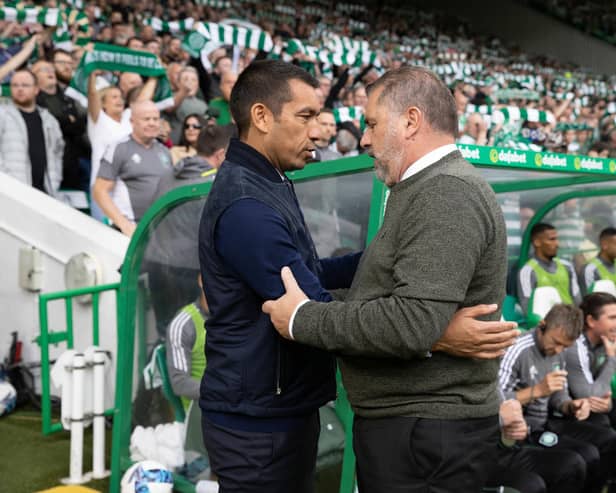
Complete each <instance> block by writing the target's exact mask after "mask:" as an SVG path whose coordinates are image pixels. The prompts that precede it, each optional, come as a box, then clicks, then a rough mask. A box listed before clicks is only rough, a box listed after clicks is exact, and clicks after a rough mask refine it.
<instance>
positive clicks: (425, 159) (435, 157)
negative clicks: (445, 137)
mask: <svg viewBox="0 0 616 493" xmlns="http://www.w3.org/2000/svg"><path fill="white" fill-rule="evenodd" d="M457 150H458V146H456V145H455V144H447V145H444V146H441V147H437V148H436V149H434V150H432V151H430V152H429V153H428V154H425V155H424V156H421V157H420V158H419V159H418V160H417V161H415V162H414V163H413V164H411V165H410V166H409V167H408V168H407V169H406V171H405V172H404V174H403V175H402V178H401V179H400V181H403V180H406V179H407V178H410V177H411V176H413V175H416V174H417V173H419V172H420V171H423V170H424V169H426V168H427V167H428V166H431V165H432V164H434V163H436V162H437V161H440V160H441V159H443V158H444V157H445V156H446V155H447V154H449V153H452V152H453V151H457Z"/></svg>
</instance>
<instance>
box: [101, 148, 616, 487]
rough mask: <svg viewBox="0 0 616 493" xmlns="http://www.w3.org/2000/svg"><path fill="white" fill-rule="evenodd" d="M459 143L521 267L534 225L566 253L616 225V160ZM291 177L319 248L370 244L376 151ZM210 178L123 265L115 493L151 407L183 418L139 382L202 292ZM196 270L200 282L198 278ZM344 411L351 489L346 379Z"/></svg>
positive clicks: (150, 215) (184, 193)
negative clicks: (170, 329)
mask: <svg viewBox="0 0 616 493" xmlns="http://www.w3.org/2000/svg"><path fill="white" fill-rule="evenodd" d="M458 147H459V148H460V150H461V152H462V154H463V155H464V157H465V158H466V159H467V160H468V161H470V162H471V163H473V164H474V165H476V166H477V167H478V168H480V169H481V172H482V174H483V176H484V177H485V178H486V180H487V181H488V182H489V183H490V184H491V186H492V188H493V189H494V191H495V192H496V193H497V197H498V199H499V204H500V205H501V207H502V209H503V211H504V214H505V218H506V222H507V232H508V254H509V267H510V269H511V271H512V272H515V270H516V268H517V266H520V265H523V263H524V262H525V260H526V259H527V258H528V254H529V243H530V242H529V238H528V235H527V232H528V231H529V230H530V227H532V225H533V224H536V223H537V222H540V221H542V220H546V221H550V222H552V223H554V224H555V226H557V228H559V229H561V228H563V229H562V230H563V231H567V235H565V236H566V238H563V240H566V241H561V248H562V252H563V255H567V256H569V257H570V258H572V259H575V258H581V257H580V256H582V257H583V256H584V255H592V253H593V251H594V249H595V248H596V244H597V238H596V235H597V234H598V230H600V229H601V228H602V227H605V226H607V225H614V224H616V215H615V212H616V181H615V180H616V160H615V159H599V158H590V157H586V156H573V155H563V154H555V153H538V152H533V151H520V150H515V149H508V148H507V149H506V148H493V147H481V146H470V145H459V146H458ZM289 178H290V179H291V180H293V181H294V183H295V187H296V192H297V195H298V198H299V200H300V203H301V205H302V208H303V210H304V213H305V218H306V221H307V223H308V226H309V228H310V229H311V233H312V235H313V237H314V241H315V244H316V246H317V250H318V253H319V255H321V256H330V255H332V254H337V253H343V252H344V251H347V250H348V249H351V250H357V249H361V248H362V247H363V246H364V245H365V244H366V243H367V242H369V241H370V239H371V238H372V237H373V236H374V235H375V233H376V232H377V231H378V229H379V227H380V224H381V219H382V215H383V212H384V210H385V207H386V203H387V195H388V192H387V189H386V187H384V186H383V185H382V184H381V183H380V182H379V181H378V180H376V179H375V177H374V172H373V169H372V161H371V159H370V158H369V157H367V156H360V157H357V158H349V159H343V160H339V161H329V162H324V163H315V164H310V165H308V166H307V167H306V168H305V169H304V170H302V171H297V172H293V173H289ZM210 186H211V183H207V182H206V183H203V184H200V185H197V186H187V187H183V188H179V189H176V190H173V191H171V192H169V193H168V194H167V195H165V196H164V197H162V198H161V199H159V200H158V201H157V202H156V203H155V204H154V205H153V206H152V207H151V208H150V210H149V211H148V212H147V213H146V215H145V217H144V218H143V220H142V221H141V222H140V223H139V226H138V228H137V230H136V232H135V234H134V235H133V237H132V239H131V242H130V245H129V247H128V250H127V253H126V257H125V259H124V262H123V265H122V280H121V283H120V286H119V292H118V338H117V340H118V348H117V377H116V399H115V410H114V413H113V414H114V421H113V444H112V459H111V468H112V478H111V487H110V491H111V493H119V483H120V478H121V476H122V472H123V471H125V470H126V469H127V468H128V467H129V465H130V451H129V445H130V436H131V432H132V431H133V428H134V426H135V425H136V424H140V422H141V421H143V420H144V419H146V418H144V416H148V415H149V416H150V417H151V416H159V419H160V420H168V421H173V420H175V419H176V418H177V414H178V413H177V412H175V411H176V409H174V407H173V405H172V403H171V402H170V400H167V401H166V402H167V405H168V407H167V409H166V411H165V410H163V411H160V410H159V408H160V407H161V402H159V401H160V399H159V398H156V402H155V401H154V400H152V401H150V400H148V394H145V397H144V393H143V392H141V391H140V390H139V389H140V386H141V385H142V380H143V379H142V377H141V376H142V375H143V370H144V368H146V366H147V365H148V362H149V361H150V358H151V354H152V351H153V349H154V348H155V347H156V346H157V345H158V344H160V342H161V339H162V338H163V337H164V328H165V324H166V323H168V321H169V320H170V318H169V317H172V316H173V314H174V312H175V311H176V310H178V309H179V308H181V306H183V304H186V303H189V302H190V301H193V300H194V299H195V298H196V296H197V288H196V274H197V272H198V259H197V255H196V246H195V243H194V242H196V239H197V229H198V221H199V215H200V212H201V208H202V206H203V203H204V201H205V198H206V196H207V193H208V191H209V189H210ZM561 225H562V226H561ZM580 228H581V229H580ZM580 231H582V233H580ZM572 232H574V233H572ZM561 235H562V233H561ZM443 241H446V235H445V234H444V236H443ZM247 247H249V246H248V245H247ZM193 278H194V280H195V281H194V285H193V284H192V282H190V280H191V279H193ZM187 280H188V281H189V282H187ZM206 282H207V281H206ZM509 292H510V296H508V299H507V301H506V306H505V309H506V310H505V314H504V315H505V316H506V318H518V319H519V320H520V321H521V322H522V323H523V322H524V320H523V317H522V315H521V314H520V313H516V312H515V309H514V307H515V292H514V291H513V290H510V291H509ZM150 395H154V394H150ZM153 399H154V398H153ZM162 407H163V408H164V407H165V406H164V405H163V406H162ZM336 412H337V414H338V416H339V417H340V419H341V421H342V423H343V424H345V425H346V438H347V439H346V447H345V450H344V456H343V464H342V472H341V480H340V486H339V490H338V491H340V493H351V492H352V491H353V490H354V457H353V453H352V449H351V440H350V437H351V427H350V424H351V422H352V413H351V410H350V407H349V405H348V401H347V400H346V397H345V393H344V389H343V388H342V387H341V386H339V397H338V400H337V402H336ZM147 424H150V425H152V424H156V423H147ZM176 490H177V491H181V492H187V493H188V492H191V493H192V492H193V491H194V486H192V484H191V483H189V482H188V481H186V480H185V479H184V478H182V477H180V476H177V477H176ZM317 491H318V490H317Z"/></svg>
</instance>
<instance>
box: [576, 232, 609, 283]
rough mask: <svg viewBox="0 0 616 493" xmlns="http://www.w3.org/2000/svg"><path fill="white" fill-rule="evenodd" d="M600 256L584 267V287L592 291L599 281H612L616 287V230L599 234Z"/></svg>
mask: <svg viewBox="0 0 616 493" xmlns="http://www.w3.org/2000/svg"><path fill="white" fill-rule="evenodd" d="M599 247H600V251H599V254H598V255H597V256H596V257H595V258H593V259H592V260H591V261H590V262H588V263H587V264H586V265H585V266H584V276H583V277H584V287H585V289H586V292H587V293H590V292H591V291H592V287H593V284H594V283H595V282H597V281H603V280H606V281H612V282H613V283H614V284H615V285H616V265H614V261H616V228H605V229H604V230H603V231H601V233H600V234H599Z"/></svg>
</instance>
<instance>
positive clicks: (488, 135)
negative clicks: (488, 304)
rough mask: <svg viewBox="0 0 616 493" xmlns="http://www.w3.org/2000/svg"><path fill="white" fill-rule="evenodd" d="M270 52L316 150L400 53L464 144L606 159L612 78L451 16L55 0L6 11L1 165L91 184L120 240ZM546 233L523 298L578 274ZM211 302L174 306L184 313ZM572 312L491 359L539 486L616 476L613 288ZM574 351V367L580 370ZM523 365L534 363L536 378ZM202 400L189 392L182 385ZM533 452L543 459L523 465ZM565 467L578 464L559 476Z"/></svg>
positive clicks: (188, 178)
mask: <svg viewBox="0 0 616 493" xmlns="http://www.w3.org/2000/svg"><path fill="white" fill-rule="evenodd" d="M558 3H559V2H556V4H558ZM332 7H333V8H332ZM612 20H613V19H612ZM612 32H613V31H612ZM264 58H279V59H283V60H285V61H289V62H292V63H295V64H298V65H300V66H301V67H303V68H305V69H306V70H307V71H309V72H310V73H312V74H313V75H315V76H316V77H317V79H318V81H319V88H318V89H317V91H318V94H319V97H320V101H321V104H322V110H321V114H320V115H319V117H318V118H319V123H320V129H321V136H320V138H319V139H318V141H317V142H316V146H317V150H316V153H315V159H316V160H320V161H325V160H333V159H338V158H341V157H346V156H354V155H357V154H358V153H360V152H361V149H360V146H359V142H360V139H361V134H362V130H363V127H364V121H363V110H364V107H365V105H366V103H367V99H368V98H367V95H366V86H367V85H369V84H370V83H372V82H374V81H375V80H376V79H377V78H378V77H379V76H380V75H381V74H382V73H384V72H386V71H387V70H388V69H390V68H397V67H400V66H402V65H405V64H412V65H422V66H425V67H427V68H429V69H431V70H432V71H434V72H435V73H437V74H438V75H439V76H440V77H441V78H442V79H443V80H444V81H445V82H446V84H447V85H448V86H449V87H450V88H451V91H452V93H453V96H454V98H455V101H456V106H457V112H458V130H459V139H458V141H459V143H462V144H469V145H493V146H502V147H513V148H517V149H531V150H535V151H549V152H560V153H568V154H588V155H590V156H594V157H616V76H614V75H610V76H608V75H605V76H601V75H597V74H592V73H590V72H588V71H585V70H584V69H583V68H580V67H576V66H573V65H571V64H566V63H563V62H558V61H555V60H550V59H547V58H545V57H540V56H532V55H530V54H526V53H522V52H520V51H519V50H518V49H517V48H515V47H510V46H506V45H505V44H504V43H503V42H501V41H500V40H499V39H497V38H495V37H492V36H486V35H479V34H477V33H474V32H473V31H472V30H471V28H470V27H469V26H468V25H466V24H464V23H461V22H460V21H459V20H458V19H455V18H451V17H450V16H448V15H445V14H440V13H433V12H422V11H418V10H414V9H410V8H409V7H403V8H391V7H388V6H387V5H386V4H385V5H381V6H380V7H379V9H378V11H377V12H376V15H375V12H373V11H370V12H369V11H368V9H367V8H366V7H365V6H363V5H359V4H351V3H335V4H333V3H332V2H329V1H314V2H311V3H309V4H305V5H302V6H299V5H290V4H289V5H285V4H280V3H267V2H265V3H260V2H256V1H252V0H233V1H227V0H202V1H199V2H197V3H193V2H190V1H189V2H180V1H178V0H168V1H167V2H164V3H156V2H154V1H153V0H141V1H136V2H129V1H128V0H119V1H118V0H112V1H104V0H93V1H83V0H70V1H69V2H68V3H65V2H62V1H59V0H48V1H47V2H46V3H45V4H44V6H41V5H39V4H37V5H36V6H35V5H29V4H27V3H18V4H14V3H9V2H7V1H5V2H4V3H3V5H2V7H0V64H1V65H0V81H1V82H2V83H3V91H2V96H3V98H4V100H5V101H4V106H2V107H1V110H0V171H2V172H5V173H8V174H9V175H11V176H13V177H15V178H17V179H18V180H20V181H22V182H24V183H27V184H30V185H32V186H33V187H35V188H37V189H39V190H41V191H43V192H46V193H48V194H50V195H56V194H57V193H58V192H59V190H61V189H74V190H81V191H83V192H85V193H87V194H91V196H92V197H93V202H92V203H91V210H92V214H93V215H94V216H95V217H97V218H100V219H103V218H108V219H109V220H110V222H111V224H112V226H113V227H115V228H117V229H118V230H120V231H121V232H123V233H124V234H126V235H131V234H132V232H133V231H134V230H135V226H136V224H137V223H138V221H139V220H140V219H141V218H142V217H143V214H144V213H145V211H146V210H147V208H148V207H149V206H150V205H151V204H152V203H153V202H154V200H156V198H157V197H159V196H160V195H161V194H162V193H165V192H166V191H168V190H170V189H171V188H173V187H174V186H179V185H182V184H185V183H188V182H190V183H194V182H195V180H196V181H199V180H202V179H205V178H206V177H207V176H211V172H212V171H213V170H215V169H216V168H217V167H218V166H220V165H221V163H222V161H223V160H224V154H225V150H226V148H227V146H228V143H229V141H230V139H231V138H232V136H233V135H234V125H233V119H232V115H231V114H230V111H229V99H230V94H231V91H232V89H233V86H234V84H235V82H236V80H237V77H238V74H240V73H241V72H242V70H243V68H245V67H246V66H248V65H249V64H250V63H251V62H252V61H253V60H257V59H264ZM518 209H519V204H518ZM554 232H555V228H554V227H546V228H545V229H543V230H541V231H538V232H537V233H536V235H535V236H534V237H533V242H535V240H536V242H537V244H535V243H533V245H534V246H535V255H536V256H537V259H536V260H537V261H536V262H535V263H536V265H535V264H533V265H531V266H528V268H526V269H525V270H523V272H521V274H520V276H521V277H520V281H519V282H520V288H519V290H520V292H525V288H526V284H528V286H530V285H531V282H533V283H534V286H532V287H536V286H537V285H541V282H544V279H546V278H549V275H552V274H553V275H554V276H560V277H561V278H565V277H566V278H567V282H573V281H575V282H577V280H575V272H574V270H569V269H568V270H563V269H561V268H560V267H561V263H559V262H557V261H556V260H554V259H555V257H556V253H557V249H558V244H556V250H554V248H553V245H552V250H550V249H549V248H548V247H549V245H548V246H546V245H547V243H548V242H549V241H552V242H553V241H554V240H553V238H552V240H550V238H551V236H550V237H548V236H549V234H555V233H554ZM615 232H616V231H614V230H610V231H608V232H607V233H606V234H605V235H603V237H601V238H599V243H601V242H603V243H601V245H600V247H601V252H603V253H604V257H605V258H603V257H601V258H603V260H605V259H607V260H609V263H611V266H612V267H611V270H610V272H609V273H608V274H609V275H608V274H605V275H606V276H607V277H609V276H614V275H615V274H614V272H613V263H614V257H615V256H616V253H614V252H613V246H611V245H612V243H609V244H608V240H610V241H612V240H614V238H616V235H615V234H614V233H615ZM542 235H543V236H542ZM546 235H548V236H546ZM610 248H611V249H610ZM542 255H543V256H542ZM553 261H554V263H553V266H552V262H553ZM562 265H565V264H562ZM566 265H569V264H566ZM546 266H547V267H546ZM552 267H553V269H552ZM608 267H609V266H608ZM541 269H544V271H545V272H547V274H545V273H544V272H543V271H542V270H541ZM550 269H552V270H550ZM559 269H560V270H559ZM604 270H605V269H603V267H602V266H601V265H599V264H596V265H595V269H594V270H592V272H591V273H585V279H588V281H587V284H588V286H586V288H587V290H588V291H590V285H591V284H592V282H594V281H596V280H597V279H598V278H600V277H601V276H602V275H604V274H603V271H604ZM608 270H609V269H608ZM150 271H151V272H153V271H154V270H153V269H151V270H150ZM524 276H526V277H524ZM533 276H534V277H533ZM546 276H547V277H546ZM593 276H595V277H593ZM526 278H527V280H528V282H526V281H525V279H526ZM191 280H193V281H194V280H195V278H191ZM614 281H616V277H614ZM154 282H155V281H154ZM555 282H557V283H558V282H560V280H559V279H556V281H555ZM567 286H568V285H567ZM174 287H175V286H174ZM191 289H192V288H191V286H189V289H188V291H190V290H191ZM526 291H528V290H526ZM570 291H571V296H570V297H569V298H567V296H568V295H569V290H568V288H567V289H564V290H563V291H562V293H563V296H562V300H561V301H569V302H570V303H574V302H575V303H576V304H577V303H579V301H580V299H581V295H580V292H579V291H576V290H570ZM529 297H530V292H529V293H528V296H527V298H529ZM526 301H527V300H526ZM204 306H207V305H206V303H205V302H203V303H202V305H195V308H194V310H193V311H191V312H190V313H189V312H188V311H187V312H186V313H184V314H183V315H182V316H183V319H185V320H184V322H188V321H189V318H190V317H191V316H192V315H195V313H196V311H195V310H199V309H200V308H199V307H201V308H203V307H204ZM606 306H607V307H608V308H605V307H606ZM525 308H526V307H525ZM582 309H583V313H582V312H580V311H567V310H566V309H563V308H557V309H556V311H555V313H554V314H553V315H552V316H551V317H548V318H546V320H547V321H544V322H541V323H542V324H543V325H541V324H540V326H539V327H540V328H538V329H536V330H535V331H534V332H532V334H529V335H526V336H524V338H521V339H520V342H519V344H517V345H516V346H514V347H513V348H512V349H511V350H510V352H509V353H508V356H509V359H507V357H506V358H505V359H504V360H503V363H502V367H501V390H502V391H503V393H504V394H505V395H506V396H507V397H511V398H512V399H517V401H519V402H520V403H521V404H522V405H524V406H525V409H524V412H525V413H526V415H525V416H522V411H521V408H520V409H514V410H513V411H512V412H511V413H510V414H507V413H506V412H504V411H503V414H506V416H505V418H503V419H504V425H505V426H509V428H505V430H504V434H505V435H507V434H509V435H510V436H511V437H513V442H515V441H516V440H517V441H520V442H521V441H522V440H524V439H525V436H526V432H527V431H528V430H527V427H526V426H523V427H522V428H524V430H525V431H524V433H523V434H521V432H520V428H519V426H518V425H519V424H520V422H521V421H522V422H524V423H529V424H531V425H532V426H534V427H535V428H531V429H530V438H529V443H528V444H527V445H528V447H520V448H516V446H515V445H509V446H507V447H506V449H504V451H502V453H500V456H499V461H500V463H501V464H500V465H502V467H503V470H504V471H505V472H507V471H509V473H511V471H515V470H516V469H515V467H518V466H519V467H520V468H521V469H520V471H518V472H519V473H520V474H519V475H518V476H523V475H524V474H528V473H531V474H536V475H538V476H539V478H538V479H537V481H536V483H535V486H536V488H535V489H533V490H532V491H556V490H559V491H565V489H559V488H564V487H568V488H569V489H568V490H567V491H580V490H581V488H585V489H584V490H583V491H600V488H601V487H602V486H603V483H604V482H605V481H606V480H607V479H608V478H611V476H610V474H611V472H612V471H610V470H609V468H608V467H607V464H609V461H610V460H613V457H614V454H615V453H616V452H615V450H616V432H614V431H613V429H612V428H611V427H610V426H611V425H610V421H609V418H608V414H609V412H610V411H612V410H613V401H612V398H611V394H610V393H609V384H608V383H606V382H607V381H609V378H607V377H606V376H605V374H606V373H607V370H604V368H606V367H607V368H608V370H609V371H610V372H612V373H613V368H614V365H615V363H614V362H615V361H616V347H614V343H613V339H614V338H615V337H616V326H614V320H616V315H615V314H614V311H615V310H616V299H615V298H612V297H610V298H598V299H597V297H595V299H593V298H591V299H590V301H588V298H587V299H586V301H585V304H583V305H582ZM576 310H577V309H576ZM203 311H204V313H205V311H207V310H205V308H203ZM191 314H192V315H191ZM201 316H203V314H201ZM167 318H170V315H168V316H167ZM608 319H609V320H608ZM191 320H192V319H191ZM191 323H193V322H191ZM189 325H190V324H189ZM196 325H197V323H196V322H195V323H194V326H195V327H196ZM201 325H202V324H201ZM170 327H171V329H172V330H173V329H175V330H176V332H177V333H181V330H180V329H182V330H184V328H183V327H181V326H180V325H179V324H178V325H177V327H175V328H174V326H173V324H172V325H170ZM189 328H190V329H191V330H192V329H193V328H194V327H192V326H191V327H189ZM161 330H164V327H162V328H161ZM187 339H190V340H189V342H188V343H186V344H187V345H186V348H184V350H185V351H186V352H187V354H188V353H189V352H190V351H191V350H192V348H193V346H195V344H197V346H200V347H201V342H199V343H196V342H195V340H196V336H193V334H192V332H191V333H190V337H187ZM199 341H201V339H199ZM563 341H564V342H563ZM565 347H570V348H571V349H570V350H568V352H567V354H564V353H563V351H564V350H565ZM561 353H563V354H562V355H561ZM595 353H596V354H595ZM589 354H591V356H592V361H591V362H590V363H588V361H587V360H588V358H589ZM559 355H560V356H559ZM576 358H577V359H578V360H579V359H580V358H586V359H584V360H583V361H581V362H580V361H577V360H576ZM576 361H577V363H576V364H578V363H579V366H580V368H581V369H580V371H579V372H578V373H577V374H575V375H574V373H573V371H572V369H573V364H574V363H575V362H576ZM572 362H573V363H572ZM204 364H205V363H204ZM564 364H566V365H567V368H568V369H569V370H570V371H571V374H572V375H574V377H575V378H576V380H575V381H576V383H578V384H580V382H582V384H583V383H584V381H586V382H588V381H591V380H592V381H594V380H597V381H598V380H599V378H600V377H601V386H599V385H596V386H595V387H596V388H594V387H593V388H590V389H589V388H586V387H584V389H583V390H580V391H578V390H577V389H573V386H571V388H572V394H571V395H568V394H566V392H565V391H566V390H567V389H566V384H565V382H566V378H565V377H566V374H564V373H563V370H564V366H563V365H564ZM524 365H527V366H529V367H531V366H532V367H534V366H533V365H535V366H536V367H537V368H539V371H537V369H536V368H535V372H534V374H532V373H533V372H532V371H531V375H532V378H531V379H530V380H529V381H526V380H524V378H525V374H523V372H524V371H525V370H524V368H525V367H524ZM555 365H561V366H559V367H558V368H557V367H556V366H555ZM516 372H517V373H516ZM190 383H193V384H194V382H190ZM591 383H592V382H591ZM192 387H194V385H192ZM579 387H583V385H581V384H580V385H579ZM587 387H588V386H587ZM591 387H592V386H591ZM533 394H534V395H533ZM195 395H196V394H195V393H194V389H193V393H192V394H190V393H188V394H187V396H186V397H189V398H194V396H195ZM552 395H555V396H557V397H559V400H558V402H555V401H554V399H552V401H550V399H549V398H550V396H552ZM529 403H532V404H533V405H532V406H527V404H529ZM505 411H506V410H505ZM552 412H555V413H557V414H564V415H566V416H568V417H569V418H570V420H569V421H570V422H573V423H575V424H576V425H577V422H578V421H585V420H586V418H588V417H589V416H590V418H591V421H594V424H592V425H590V424H589V425H588V426H574V425H567V426H566V427H563V426H561V424H559V422H557V421H553V420H552V417H553V415H552ZM512 415H515V416H514V417H513V418H511V416H512ZM593 415H594V416H593ZM613 418H614V416H613V415H612V419H613ZM524 419H525V420H526V421H524ZM592 426H595V427H596V428H594V429H591V427H592ZM557 428H558V429H557ZM565 428H566V429H565ZM597 429H599V430H601V431H599V432H598V433H597V432H596V430H597ZM511 430H513V431H511ZM555 434H562V435H563V436H565V435H567V434H570V435H571V436H573V435H575V440H573V439H571V440H569V441H568V442H567V441H566V440H562V442H561V446H560V447H558V448H554V450H553V453H545V454H537V455H533V454H532V453H528V451H529V450H531V449H532V447H535V446H536V447H539V446H542V447H544V448H545V450H548V449H550V450H551V447H556V445H557V444H552V445H551V444H550V443H547V442H549V440H553V439H554V435H555ZM597 434H598V435H601V436H599V437H598V436H597ZM521 435H524V436H523V437H521ZM520 437H521V438H520ZM542 450H543V449H542ZM557 452H558V453H557ZM576 454H577V455H576ZM529 458H530V459H532V460H531V461H530V463H531V464H533V463H534V464H543V466H545V468H547V469H549V471H548V472H546V469H542V470H539V469H533V468H532V467H531V466H528V467H526V466H524V464H526V463H525V462H524V461H526V460H527V459H529ZM559 461H569V462H571V463H572V464H573V465H572V466H571V469H565V468H562V469H561V470H560V471H559V469H558V467H559V466H558V464H559ZM514 463H515V464H514ZM546 464H547V465H546ZM514 466H515V467H514ZM587 469H588V471H587ZM590 471H592V472H590ZM501 472H502V471H501ZM557 473H560V474H557ZM569 473H571V474H572V478H568V476H567V474H569ZM551 474H552V475H551ZM515 475H516V474H514V476H515ZM612 475H613V474H612ZM503 477H505V473H502V474H501V475H499V476H498V478H497V479H496V481H497V482H498V481H500V480H501V479H502V478H503ZM514 479H516V478H514ZM518 479H519V478H518ZM537 484H538V486H537ZM528 491H530V490H528ZM611 491H612V490H611Z"/></svg>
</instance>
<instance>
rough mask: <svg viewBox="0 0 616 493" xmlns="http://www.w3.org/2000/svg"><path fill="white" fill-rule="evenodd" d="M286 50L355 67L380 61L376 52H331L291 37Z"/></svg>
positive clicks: (335, 63)
mask: <svg viewBox="0 0 616 493" xmlns="http://www.w3.org/2000/svg"><path fill="white" fill-rule="evenodd" d="M285 52H286V53H287V54H288V55H291V56H293V55H295V54H296V53H302V54H303V55H306V56H308V57H309V58H311V59H313V60H318V61H319V62H322V63H324V64H330V65H336V66H340V65H350V66H354V67H360V66H361V65H364V64H374V65H376V64H377V63H379V60H378V54H377V53H376V52H367V53H353V52H347V53H337V52H331V51H329V50H327V49H320V48H317V47H315V46H309V45H305V44H304V43H303V42H302V41H301V40H299V39H295V38H294V39H290V40H289V41H288V42H287V46H286V49H285Z"/></svg>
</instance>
